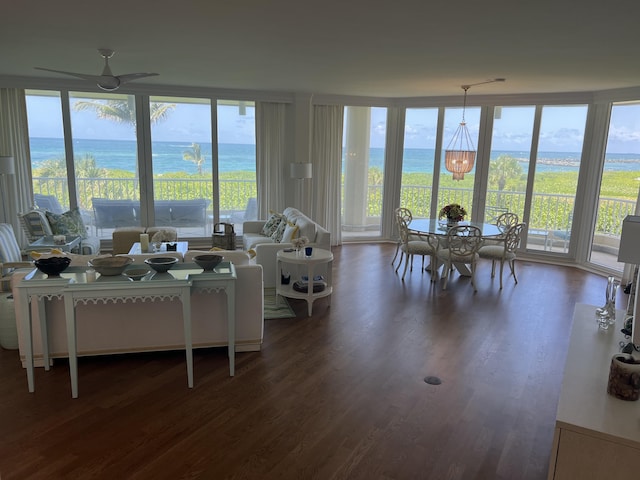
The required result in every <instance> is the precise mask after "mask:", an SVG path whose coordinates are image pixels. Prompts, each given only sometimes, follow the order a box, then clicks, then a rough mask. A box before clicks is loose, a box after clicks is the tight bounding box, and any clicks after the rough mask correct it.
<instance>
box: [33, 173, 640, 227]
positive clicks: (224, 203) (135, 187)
mask: <svg viewBox="0 0 640 480" xmlns="http://www.w3.org/2000/svg"><path fill="white" fill-rule="evenodd" d="M76 186H77V190H78V197H79V198H78V200H79V206H80V208H81V209H83V210H85V211H87V212H91V211H92V205H91V199H92V198H93V197H99V198H108V199H132V200H137V199H139V182H138V180H137V179H134V178H78V179H76ZM33 189H34V193H42V194H45V195H55V196H56V197H57V198H58V200H59V201H60V203H61V204H63V205H69V195H68V187H67V179H66V178H51V177H36V178H34V179H33ZM154 196H155V198H156V199H157V200H175V199H180V200H186V199H195V198H208V199H212V198H213V183H212V182H211V181H209V180H204V179H203V180H194V179H154ZM255 196H256V182H255V181H251V180H221V181H220V194H219V198H220V207H219V209H220V212H221V214H222V215H224V216H225V217H228V218H230V217H231V216H232V215H234V214H241V213H242V212H244V210H245V207H246V205H247V202H248V200H249V198H252V197H255ZM368 196H369V198H368V209H367V216H368V217H369V218H380V214H381V208H382V185H370V186H369V190H368ZM401 198H402V204H403V206H406V207H407V208H409V209H410V210H411V211H412V212H413V215H414V216H415V217H429V216H430V211H429V208H430V203H431V187H428V186H422V185H403V186H402V189H401ZM472 199H473V192H472V190H470V189H464V188H441V189H440V191H439V194H438V205H446V204H448V203H454V202H455V203H459V204H461V205H464V206H465V207H466V208H468V209H471V208H473V201H472ZM524 201H525V194H524V193H521V192H504V191H502V192H500V191H497V190H490V191H488V192H487V205H493V206H500V207H504V208H506V209H508V210H509V211H513V212H522V211H524ZM574 201H575V198H574V197H573V196H570V195H560V194H534V195H533V198H532V203H531V212H530V215H529V228H530V229H536V230H544V231H549V232H551V231H563V230H567V229H569V228H570V218H571V214H572V212H573V207H574ZM634 209H635V202H633V201H631V200H621V199H617V198H600V199H599V203H598V218H597V221H596V234H597V235H607V236H613V237H619V236H620V233H621V232H622V220H623V219H624V217H625V216H627V215H630V214H633V213H634Z"/></svg>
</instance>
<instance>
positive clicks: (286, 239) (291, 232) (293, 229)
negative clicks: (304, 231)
mask: <svg viewBox="0 0 640 480" xmlns="http://www.w3.org/2000/svg"><path fill="white" fill-rule="evenodd" d="M298 230H299V227H298V226H297V225H296V224H295V223H290V222H287V227H286V228H285V229H284V233H283V235H282V238H281V239H280V242H282V243H291V240H293V239H294V238H298Z"/></svg>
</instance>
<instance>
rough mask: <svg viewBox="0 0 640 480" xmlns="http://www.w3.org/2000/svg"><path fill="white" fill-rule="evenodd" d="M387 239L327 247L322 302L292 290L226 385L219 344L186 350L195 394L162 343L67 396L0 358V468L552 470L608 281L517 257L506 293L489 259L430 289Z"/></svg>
mask: <svg viewBox="0 0 640 480" xmlns="http://www.w3.org/2000/svg"><path fill="white" fill-rule="evenodd" d="M394 249H395V246H393V245H390V244H368V245H344V246H342V247H339V248H335V249H334V254H335V257H336V260H335V263H334V267H335V271H334V280H335V292H334V295H333V298H332V299H331V306H330V307H329V306H328V299H322V300H319V301H317V302H316V303H315V304H314V309H313V312H314V315H313V317H311V318H309V317H307V316H306V304H305V303H303V302H299V301H295V300H291V301H290V303H291V305H292V307H293V308H294V310H295V311H296V313H297V315H298V317H297V318H294V319H282V320H268V321H266V322H265V334H264V345H263V350H262V351H261V352H252V353H239V354H237V360H236V362H237V363H236V376H235V378H230V377H229V376H228V363H227V358H226V349H208V350H199V351H196V353H195V359H194V372H195V387H194V388H193V390H189V389H188V388H187V379H186V367H185V362H184V354H183V353H182V352H168V353H150V354H141V355H126V356H111V357H92V358H81V359H80V361H79V381H80V397H79V398H78V399H75V400H74V399H72V398H71V392H70V386H69V372H68V365H67V363H66V362H65V361H60V360H58V361H56V363H55V365H54V367H53V368H52V370H51V371H49V372H45V371H44V370H43V369H42V368H38V369H36V391H35V393H32V394H30V393H28V392H27V381H26V374H25V371H24V370H23V369H22V368H21V367H20V363H19V360H18V354H17V352H16V351H6V350H2V351H0V385H1V386H0V415H1V417H0V419H1V421H0V477H1V478H2V480H14V479H49V480H50V479H94V478H97V479H125V478H126V479H152V478H153V479H187V478H188V479H323V480H324V479H350V480H352V479H362V480H372V479H451V480H454V479H509V480H543V479H546V476H547V468H548V462H549V455H550V449H551V443H552V438H553V428H554V419H555V413H556V407H557V402H558V397H559V392H560V384H561V380H562V373H563V368H564V362H565V358H566V349H567V346H568V336H569V331H570V327H571V319H572V313H573V309H574V305H575V303H589V304H598V305H599V304H601V303H603V300H604V289H605V284H606V278H602V277H599V276H597V275H594V274H591V273H588V272H584V271H581V270H578V269H574V268H567V267H561V266H555V265H543V264H536V263H528V262H519V263H518V265H517V268H518V278H519V283H518V285H515V284H514V282H513V280H512V279H511V278H509V279H507V278H505V286H504V289H503V290H502V291H500V290H499V284H498V280H497V279H495V280H491V279H490V270H491V266H490V263H487V262H483V263H482V264H481V266H480V267H479V270H478V277H477V283H478V292H477V293H475V294H474V293H473V289H472V288H471V286H470V284H469V279H467V278H461V277H459V276H457V275H454V276H453V277H452V278H451V280H450V282H449V286H448V288H447V290H446V291H442V289H441V288H440V286H439V285H437V286H434V284H431V283H430V281H429V275H428V274H427V273H425V274H422V273H421V272H420V269H419V265H420V261H419V259H416V262H415V263H416V268H414V271H413V273H411V274H407V278H406V280H405V282H404V283H403V282H402V281H401V280H400V277H399V276H398V275H396V274H395V273H394V269H393V268H392V267H391V265H390V259H391V257H392V255H393V252H394ZM620 302H626V296H625V295H622V294H621V297H620ZM625 305H626V303H625ZM131 321H132V322H135V319H132V320H131ZM594 327H595V322H594ZM427 376H437V377H439V378H440V379H441V381H442V383H441V384H440V385H429V384H427V383H425V381H424V379H425V377H427Z"/></svg>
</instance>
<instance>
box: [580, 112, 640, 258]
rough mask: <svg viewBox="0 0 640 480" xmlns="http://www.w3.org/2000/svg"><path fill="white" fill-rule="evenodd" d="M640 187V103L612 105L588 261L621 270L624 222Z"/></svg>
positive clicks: (630, 213) (632, 207) (633, 206)
mask: <svg viewBox="0 0 640 480" xmlns="http://www.w3.org/2000/svg"><path fill="white" fill-rule="evenodd" d="M639 187H640V103H632V104H618V105H613V107H612V109H611V116H610V120H609V134H608V137H607V148H606V153H605V159H604V166H603V170H602V178H601V181H600V191H599V193H598V204H597V216H596V224H595V229H594V232H593V237H592V242H591V251H590V255H589V261H590V262H591V263H594V264H597V265H602V266H606V267H610V268H614V269H616V270H619V271H622V268H623V264H621V263H618V261H617V252H618V247H619V246H620V234H621V232H622V221H623V220H624V217H626V216H627V215H633V214H634V212H635V209H636V202H637V198H638V192H639Z"/></svg>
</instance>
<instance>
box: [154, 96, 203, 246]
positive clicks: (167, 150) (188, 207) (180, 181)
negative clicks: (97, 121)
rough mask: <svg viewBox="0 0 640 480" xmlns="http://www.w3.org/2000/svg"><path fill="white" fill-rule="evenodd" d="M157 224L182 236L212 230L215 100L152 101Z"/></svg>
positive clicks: (155, 220) (169, 99)
mask: <svg viewBox="0 0 640 480" xmlns="http://www.w3.org/2000/svg"><path fill="white" fill-rule="evenodd" d="M149 108H150V119H151V151H152V161H151V165H152V171H153V207H154V208H153V211H154V223H155V225H158V226H163V225H169V226H172V227H174V228H176V229H178V235H179V236H180V237H182V238H184V237H198V236H205V235H207V234H209V233H210V232H211V227H212V222H213V215H212V199H213V177H212V175H213V169H212V160H213V158H212V149H211V144H212V143H211V101H210V100H208V99H194V98H165V97H163V98H159V97H151V98H150V99H149Z"/></svg>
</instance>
